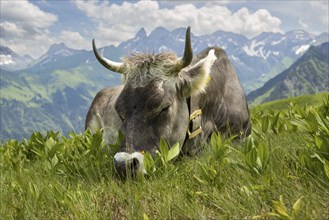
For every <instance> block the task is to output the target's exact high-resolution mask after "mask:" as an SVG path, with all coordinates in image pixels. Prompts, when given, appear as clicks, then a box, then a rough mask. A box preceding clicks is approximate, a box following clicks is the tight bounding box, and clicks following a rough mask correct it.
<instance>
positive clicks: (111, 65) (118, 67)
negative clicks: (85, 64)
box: [93, 39, 124, 73]
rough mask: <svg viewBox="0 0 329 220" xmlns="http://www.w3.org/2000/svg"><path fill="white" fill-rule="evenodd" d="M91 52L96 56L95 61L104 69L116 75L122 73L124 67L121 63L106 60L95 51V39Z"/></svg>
mask: <svg viewBox="0 0 329 220" xmlns="http://www.w3.org/2000/svg"><path fill="white" fill-rule="evenodd" d="M93 51H94V54H95V56H96V59H97V60H98V62H100V63H101V64H102V65H103V66H104V67H105V68H107V69H109V70H111V71H113V72H117V73H123V72H124V65H123V63H118V62H114V61H112V60H109V59H106V58H105V57H103V56H102V55H100V54H99V53H98V51H97V48H96V45H95V39H93Z"/></svg>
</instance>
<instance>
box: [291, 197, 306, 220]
mask: <svg viewBox="0 0 329 220" xmlns="http://www.w3.org/2000/svg"><path fill="white" fill-rule="evenodd" d="M302 199H303V196H302V197H300V198H299V199H298V200H297V201H296V202H295V203H294V205H293V206H292V210H293V213H294V217H295V218H297V217H298V215H299V212H300V207H301V204H302Z"/></svg>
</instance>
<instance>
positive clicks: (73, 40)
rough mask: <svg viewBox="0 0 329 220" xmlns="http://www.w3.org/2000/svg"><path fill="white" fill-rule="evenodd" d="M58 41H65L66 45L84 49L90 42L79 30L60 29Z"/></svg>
mask: <svg viewBox="0 0 329 220" xmlns="http://www.w3.org/2000/svg"><path fill="white" fill-rule="evenodd" d="M59 41H60V42H65V44H66V46H68V47H70V48H74V49H86V48H89V47H91V46H90V45H91V43H90V42H89V41H88V40H86V39H85V38H83V37H82V36H81V35H80V33H79V32H72V31H62V32H61V34H60V36H59Z"/></svg>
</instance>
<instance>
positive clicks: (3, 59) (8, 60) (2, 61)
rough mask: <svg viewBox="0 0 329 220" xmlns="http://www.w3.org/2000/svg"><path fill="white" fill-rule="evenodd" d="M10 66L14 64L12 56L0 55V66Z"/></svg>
mask: <svg viewBox="0 0 329 220" xmlns="http://www.w3.org/2000/svg"><path fill="white" fill-rule="evenodd" d="M10 64H15V62H14V60H13V58H12V56H11V55H10V54H9V55H4V54H0V65H1V66H2V65H10Z"/></svg>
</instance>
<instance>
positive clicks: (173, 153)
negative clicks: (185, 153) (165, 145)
mask: <svg viewBox="0 0 329 220" xmlns="http://www.w3.org/2000/svg"><path fill="white" fill-rule="evenodd" d="M179 151H180V147H179V143H176V144H174V146H172V147H171V148H170V150H169V151H168V156H167V162H168V161H171V160H172V159H174V158H175V157H177V156H178V154H179Z"/></svg>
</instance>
